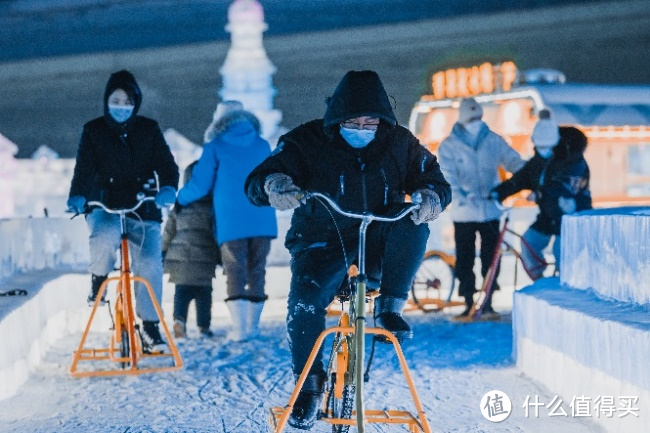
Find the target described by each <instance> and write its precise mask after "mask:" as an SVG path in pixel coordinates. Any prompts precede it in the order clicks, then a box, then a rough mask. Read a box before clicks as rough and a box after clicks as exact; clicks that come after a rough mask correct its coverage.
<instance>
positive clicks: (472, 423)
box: [0, 300, 602, 433]
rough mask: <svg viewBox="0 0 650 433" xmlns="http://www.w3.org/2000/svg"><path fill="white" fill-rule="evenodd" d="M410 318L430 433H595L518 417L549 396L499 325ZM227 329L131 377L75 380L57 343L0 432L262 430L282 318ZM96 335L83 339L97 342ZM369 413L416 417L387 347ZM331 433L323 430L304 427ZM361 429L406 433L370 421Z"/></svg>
mask: <svg viewBox="0 0 650 433" xmlns="http://www.w3.org/2000/svg"><path fill="white" fill-rule="evenodd" d="M273 302H276V303H279V304H280V303H282V302H283V301H282V300H276V301H273ZM269 304H271V302H269ZM268 307H272V305H268ZM280 308H281V307H280ZM215 319H217V318H215ZM409 321H410V322H411V323H412V325H413V328H414V331H415V338H414V339H413V340H411V341H409V342H407V343H405V344H404V346H403V350H404V354H405V356H406V359H407V361H408V364H409V367H410V369H411V373H412V375H413V378H414V381H415V383H416V387H417V390H418V393H419V395H420V399H421V401H422V404H423V405H424V409H425V411H426V413H427V417H428V419H429V421H430V424H431V427H432V429H433V431H434V432H549V431H553V432H554V433H562V432H565V433H569V432H570V433H580V432H600V431H602V430H601V429H600V428H599V427H598V426H596V425H595V424H594V423H593V422H591V421H590V420H589V419H584V418H572V417H571V415H570V414H571V410H570V408H569V406H568V404H569V402H564V403H563V407H564V409H565V411H566V412H567V413H568V414H569V416H567V417H562V416H560V417H550V416H549V415H548V409H545V408H543V407H542V408H541V409H542V410H541V411H540V416H539V418H534V417H533V416H531V417H530V418H526V417H525V415H524V410H523V408H522V404H523V402H524V400H525V398H526V396H530V397H531V398H534V396H535V395H537V396H539V399H540V401H544V402H550V401H551V400H552V398H553V397H554V396H553V395H552V393H550V392H549V391H548V390H546V389H544V388H542V387H540V386H539V385H537V384H535V383H534V382H532V381H530V380H529V379H527V378H526V377H524V376H522V374H521V373H520V372H518V370H517V369H516V368H515V366H514V362H513V359H512V356H511V352H512V330H511V323H510V321H509V317H508V316H505V317H504V320H503V321H501V322H485V323H473V324H455V323H452V322H450V321H448V320H447V318H446V317H445V316H443V315H439V314H429V315H418V314H413V315H410V316H409ZM227 325H228V322H227V319H224V318H223V317H220V318H218V319H217V322H216V323H215V326H214V328H215V330H216V335H215V337H214V338H213V339H205V338H200V337H199V336H198V331H197V330H196V328H191V327H190V329H189V333H190V335H189V337H190V338H188V339H186V340H181V341H179V349H180V351H181V353H182V356H183V360H184V362H185V367H184V368H183V369H182V370H180V371H177V372H172V373H160V374H152V375H142V376H136V377H113V378H82V379H75V378H72V377H70V376H69V375H68V368H69V366H70V360H71V355H72V352H73V350H74V349H75V348H76V345H77V344H78V342H79V339H80V335H71V336H69V337H67V338H65V339H63V340H60V341H59V342H58V343H57V345H56V348H55V349H53V350H51V351H49V352H48V354H47V356H46V358H45V360H44V361H43V363H42V364H41V365H40V366H39V367H38V368H37V370H36V371H35V372H34V373H33V374H32V375H31V376H30V379H29V380H28V382H27V383H26V384H25V385H23V386H22V387H21V389H20V390H19V392H18V393H17V394H16V395H15V396H13V397H12V398H10V399H7V400H4V401H3V402H2V403H0V432H90V431H98V432H99V431H101V432H129V433H131V432H241V433H251V432H255V433H257V432H270V431H271V428H270V426H269V424H268V413H269V408H270V407H271V406H282V405H284V404H286V403H287V401H288V399H289V396H290V394H291V391H292V388H293V378H292V375H291V373H290V365H291V364H290V355H289V348H288V343H287V341H286V332H285V331H286V328H285V324H284V321H283V320H282V319H281V318H279V317H278V318H277V319H272V320H266V321H264V322H263V323H262V334H263V335H262V336H261V337H260V338H258V339H256V340H254V341H249V342H244V343H238V344H233V343H227V342H226V332H227ZM105 338H106V335H105V334H103V333H102V332H94V333H93V334H91V340H93V341H96V342H98V344H101V342H102V341H104V339H105ZM327 341H328V342H329V341H331V340H329V339H328V340H327ZM495 389H496V390H500V391H503V392H505V393H506V394H507V395H508V396H509V397H510V399H511V400H512V405H513V413H512V414H511V416H510V417H509V418H508V419H506V420H505V421H503V422H501V423H491V422H489V421H487V420H486V419H485V418H483V416H482V415H481V413H480V410H479V406H480V400H481V397H482V396H483V395H484V394H485V393H486V392H488V391H491V390H495ZM366 405H367V407H368V408H373V409H379V408H390V409H406V410H409V411H413V410H414V407H413V404H412V401H411V399H410V394H409V392H408V388H407V387H406V385H405V382H404V380H403V376H402V375H401V372H400V368H399V364H398V360H397V357H396V355H395V353H394V352H393V351H392V349H391V348H390V346H388V345H378V347H377V351H376V354H375V360H374V363H373V368H372V371H371V381H370V383H368V384H366ZM285 431H288V432H291V431H294V430H292V429H291V428H290V427H289V428H287V429H286V430H285ZM329 431H331V426H329V425H327V424H325V423H317V424H316V426H315V427H314V428H313V429H312V432H329ZM351 431H355V429H354V428H353V429H351ZM366 431H368V432H399V431H407V429H406V428H405V427H401V426H391V425H387V424H373V425H370V426H368V427H367V429H366Z"/></svg>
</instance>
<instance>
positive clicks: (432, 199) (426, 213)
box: [411, 189, 442, 225]
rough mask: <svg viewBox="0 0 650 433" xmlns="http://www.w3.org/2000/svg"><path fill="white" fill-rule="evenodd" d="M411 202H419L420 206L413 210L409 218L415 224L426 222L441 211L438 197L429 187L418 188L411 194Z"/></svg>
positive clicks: (436, 216)
mask: <svg viewBox="0 0 650 433" xmlns="http://www.w3.org/2000/svg"><path fill="white" fill-rule="evenodd" d="M411 200H412V201H413V203H420V208H419V209H416V210H414V211H413V215H411V219H412V220H413V222H414V223H415V224H416V225H417V224H422V223H428V222H429V221H433V220H434V219H436V218H438V216H439V215H440V214H441V213H442V205H441V204H440V197H438V194H436V193H435V192H434V191H432V190H430V189H419V190H417V191H415V192H414V193H413V195H412V196H411Z"/></svg>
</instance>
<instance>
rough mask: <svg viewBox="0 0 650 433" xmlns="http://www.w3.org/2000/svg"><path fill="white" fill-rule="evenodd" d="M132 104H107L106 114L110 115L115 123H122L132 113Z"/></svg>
mask: <svg viewBox="0 0 650 433" xmlns="http://www.w3.org/2000/svg"><path fill="white" fill-rule="evenodd" d="M134 108H135V107H133V105H111V104H109V105H108V114H110V115H111V117H112V118H113V119H115V121H116V122H117V123H124V122H126V121H127V120H129V117H131V115H132V114H133V109H134Z"/></svg>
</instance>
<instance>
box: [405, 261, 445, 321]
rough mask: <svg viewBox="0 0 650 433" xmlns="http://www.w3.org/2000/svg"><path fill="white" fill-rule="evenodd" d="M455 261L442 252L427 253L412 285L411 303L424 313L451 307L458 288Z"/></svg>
mask: <svg viewBox="0 0 650 433" xmlns="http://www.w3.org/2000/svg"><path fill="white" fill-rule="evenodd" d="M454 266H455V259H454V257H453V256H450V255H449V254H445V253H443V252H442V251H435V250H434V251H427V253H426V254H425V255H424V258H423V259H422V263H421V264H420V267H419V268H418V270H417V272H416V274H415V278H414V279H413V284H412V285H411V301H412V302H413V303H414V304H415V305H416V306H417V308H419V309H420V310H422V311H424V312H433V311H442V309H443V308H445V307H448V306H451V297H452V296H453V293H454V289H455V287H456V274H455V270H454Z"/></svg>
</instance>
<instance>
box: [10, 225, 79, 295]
mask: <svg viewBox="0 0 650 433" xmlns="http://www.w3.org/2000/svg"><path fill="white" fill-rule="evenodd" d="M0 239H2V242H0V283H1V282H2V281H3V280H4V279H6V278H9V277H11V276H12V275H15V274H18V273H23V272H30V271H38V270H43V269H75V270H76V269H80V268H81V267H82V266H83V265H84V264H87V263H88V260H89V253H88V230H87V228H86V224H85V222H84V219H83V218H75V219H74V220H71V219H70V218H26V219H14V220H0Z"/></svg>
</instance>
